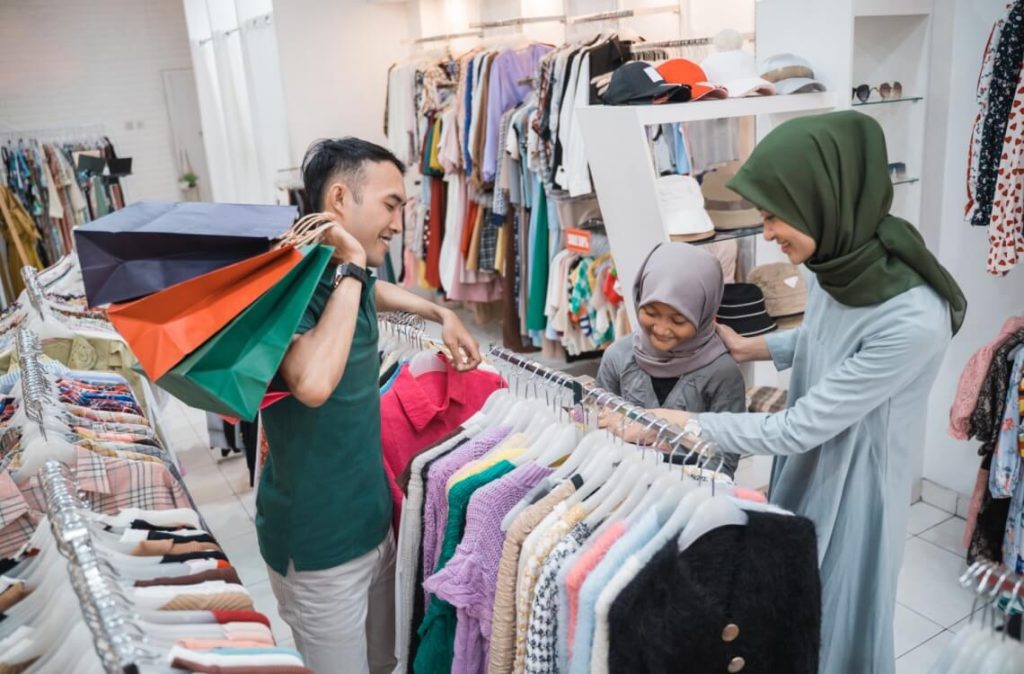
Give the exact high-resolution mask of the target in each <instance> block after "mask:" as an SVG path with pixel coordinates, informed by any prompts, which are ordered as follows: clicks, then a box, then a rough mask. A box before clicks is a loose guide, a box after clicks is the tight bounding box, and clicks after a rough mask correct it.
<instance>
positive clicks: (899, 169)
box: [889, 161, 907, 180]
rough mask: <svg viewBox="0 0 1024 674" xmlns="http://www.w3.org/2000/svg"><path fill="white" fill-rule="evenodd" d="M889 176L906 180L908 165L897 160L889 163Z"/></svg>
mask: <svg viewBox="0 0 1024 674" xmlns="http://www.w3.org/2000/svg"><path fill="white" fill-rule="evenodd" d="M889 177H890V178H892V179H893V180H904V179H906V177H907V165H906V164H905V163H904V162H901V161H897V162H893V163H891V164H889Z"/></svg>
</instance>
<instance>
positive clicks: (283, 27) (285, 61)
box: [274, 0, 413, 166]
mask: <svg viewBox="0 0 1024 674" xmlns="http://www.w3.org/2000/svg"><path fill="white" fill-rule="evenodd" d="M411 14H413V12H407V8H406V5H404V4H371V3H369V2H367V1H366V0H283V1H278V2H274V21H275V24H276V26H277V43H278V49H279V51H280V54H281V78H282V80H283V82H284V92H285V98H286V102H287V114H288V129H289V137H290V141H291V152H292V160H293V164H292V165H293V166H297V165H298V164H299V162H300V161H301V159H302V155H303V154H304V153H305V151H306V148H307V147H308V146H309V144H310V142H312V141H313V140H316V139H317V138H322V137H325V136H350V135H351V136H359V137H361V138H365V139H367V140H370V141H374V142H377V143H383V142H384V140H385V138H384V101H385V98H386V93H387V73H388V67H389V66H390V65H391V64H392V63H394V62H395V61H396V60H397V59H400V58H401V57H402V56H403V55H404V54H407V53H408V52H409V45H408V44H405V43H403V40H405V39H407V38H408V36H409V26H410V23H411V20H412V19H411V17H410V15H411Z"/></svg>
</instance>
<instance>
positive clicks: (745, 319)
mask: <svg viewBox="0 0 1024 674" xmlns="http://www.w3.org/2000/svg"><path fill="white" fill-rule="evenodd" d="M715 320H717V321H718V322H719V323H721V324H722V325H725V326H728V327H730V328H732V329H733V330H735V331H736V332H737V333H739V334H740V335H742V336H743V337H754V336H756V335H763V334H765V333H767V332H772V331H773V330H775V329H776V327H777V326H776V325H775V321H774V320H772V318H771V316H769V315H768V311H767V309H766V308H765V304H764V293H762V292H761V289H760V288H758V287H757V286H756V285H754V284H753V283H726V284H725V289H724V291H723V293H722V304H721V305H719V307H718V313H717V315H716V316H715Z"/></svg>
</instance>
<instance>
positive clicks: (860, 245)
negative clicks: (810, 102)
mask: <svg viewBox="0 0 1024 674" xmlns="http://www.w3.org/2000/svg"><path fill="white" fill-rule="evenodd" d="M728 186H729V187H730V188H731V189H733V190H735V191H736V192H738V193H739V194H740V195H742V196H743V197H744V198H746V199H747V200H748V201H750V202H752V203H754V204H756V205H757V206H758V207H759V208H762V209H764V210H766V211H768V212H770V213H772V214H773V215H775V216H777V217H778V218H779V219H780V220H782V221H784V222H787V223H789V224H790V225H792V226H793V227H795V228H797V229H798V230H800V231H801V232H803V233H804V234H807V235H808V236H810V237H811V238H813V239H814V241H815V242H816V243H817V244H818V247H817V250H816V251H815V253H814V256H813V257H812V258H811V259H810V260H808V261H807V268H808V269H810V270H811V271H812V272H814V274H815V275H816V276H817V277H818V283H819V284H820V285H821V287H822V288H823V289H824V290H825V291H826V292H827V293H828V294H829V295H831V296H832V297H834V298H835V299H836V300H837V301H838V302H840V303H842V304H845V305H848V306H853V307H863V306H869V305H872V304H878V303H880V302H884V301H886V300H888V299H891V298H893V297H896V296H897V295H899V294H901V293H904V292H906V291H907V290H910V289H911V288H914V287H916V286H919V285H922V284H927V285H929V286H931V287H932V288H933V289H934V290H935V292H937V293H938V294H939V295H941V296H942V297H943V298H945V300H946V301H947V302H948V303H949V312H950V318H951V322H952V325H953V334H956V332H957V331H958V330H959V329H960V326H961V324H963V321H964V314H965V312H966V311H967V299H966V298H965V297H964V294H963V292H962V291H961V290H960V286H959V285H957V282H956V281H955V280H954V279H953V277H952V276H951V275H950V273H949V272H948V271H946V269H945V267H943V266H942V265H941V264H939V261H938V260H936V259H935V256H934V255H932V254H931V251H929V250H928V247H927V246H926V245H925V243H924V239H923V238H922V237H921V234H920V232H918V231H917V229H916V228H915V227H914V226H913V225H911V224H910V223H909V222H907V221H906V220H903V219H902V218H897V217H896V216H894V215H892V214H891V213H889V207H890V206H891V205H892V193H893V189H892V180H891V179H890V178H889V171H888V158H887V155H886V149H885V135H884V134H883V132H882V128H881V127H880V126H879V125H878V122H876V121H875V120H874V119H872V118H871V117H868V116H867V115H864V114H861V113H859V112H854V111H847V112H834V113H829V114H826V115H817V116H813V117H801V118H797V119H793V120H790V121H788V122H785V123H783V124H781V125H779V126H778V128H776V129H775V130H773V131H772V132H771V133H769V134H768V135H767V136H766V137H765V139H764V140H762V141H761V142H760V143H759V144H758V145H757V147H756V148H755V149H754V151H753V153H751V155H750V158H749V159H748V160H747V162H746V163H745V164H744V165H743V167H742V168H741V169H740V170H739V171H738V172H737V174H736V176H735V177H734V178H733V179H732V180H730V181H729V183H728Z"/></svg>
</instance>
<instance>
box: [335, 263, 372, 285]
mask: <svg viewBox="0 0 1024 674" xmlns="http://www.w3.org/2000/svg"><path fill="white" fill-rule="evenodd" d="M349 277H351V278H354V279H356V280H358V281H359V282H360V283H362V284H363V285H364V286H365V285H366V282H367V274H366V270H365V269H363V268H362V267H360V266H359V265H357V264H352V263H351V262H343V263H342V264H339V265H338V268H337V270H336V271H335V272H334V287H335V288H337V287H338V286H339V285H340V284H341V282H342V280H344V279H346V278H349Z"/></svg>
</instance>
